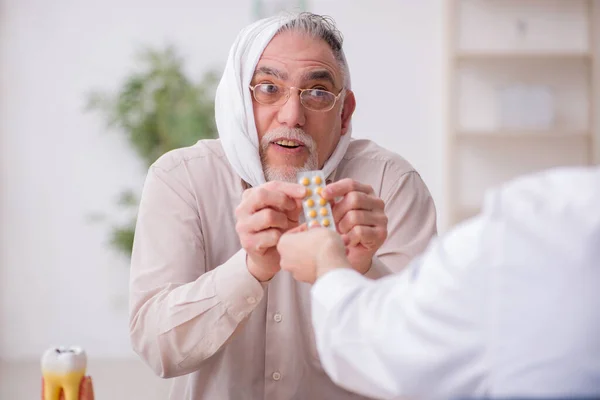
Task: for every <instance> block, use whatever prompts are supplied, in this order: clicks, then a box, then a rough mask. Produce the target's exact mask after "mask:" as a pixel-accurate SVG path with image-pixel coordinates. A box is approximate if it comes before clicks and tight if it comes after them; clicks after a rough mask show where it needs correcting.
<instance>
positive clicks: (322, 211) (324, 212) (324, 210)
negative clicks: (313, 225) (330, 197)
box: [320, 207, 328, 216]
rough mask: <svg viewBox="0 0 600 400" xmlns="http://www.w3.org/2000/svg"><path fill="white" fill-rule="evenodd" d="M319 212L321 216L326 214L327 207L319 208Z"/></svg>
mask: <svg viewBox="0 0 600 400" xmlns="http://www.w3.org/2000/svg"><path fill="white" fill-rule="evenodd" d="M320 213H321V215H322V216H326V215H327V214H328V212H327V209H326V208H325V207H323V208H321V211H320Z"/></svg>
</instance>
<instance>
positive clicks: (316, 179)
mask: <svg viewBox="0 0 600 400" xmlns="http://www.w3.org/2000/svg"><path fill="white" fill-rule="evenodd" d="M313 182H314V183H315V185H320V184H321V183H322V182H323V180H322V179H321V177H320V176H319V175H317V176H315V177H314V178H313Z"/></svg>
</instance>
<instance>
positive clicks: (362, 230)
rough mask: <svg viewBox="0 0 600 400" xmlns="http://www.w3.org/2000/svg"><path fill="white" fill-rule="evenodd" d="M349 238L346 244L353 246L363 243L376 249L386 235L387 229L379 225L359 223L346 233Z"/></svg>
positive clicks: (366, 246)
mask: <svg viewBox="0 0 600 400" xmlns="http://www.w3.org/2000/svg"><path fill="white" fill-rule="evenodd" d="M345 236H346V237H347V239H345V240H344V241H346V240H348V244H347V245H346V246H348V247H353V246H358V245H363V246H364V247H365V248H367V249H370V250H372V249H374V248H376V247H378V246H379V245H380V244H381V243H382V242H383V241H384V240H385V237H386V232H385V230H383V229H381V228H379V227H372V226H364V225H357V226H355V227H354V228H352V229H351V230H350V232H348V233H347V234H345Z"/></svg>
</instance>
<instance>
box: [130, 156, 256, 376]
mask: <svg viewBox="0 0 600 400" xmlns="http://www.w3.org/2000/svg"><path fill="white" fill-rule="evenodd" d="M195 201H196V200H195V198H194V196H193V194H192V193H191V192H190V190H189V189H188V188H187V187H186V185H185V184H184V183H182V182H181V181H180V180H178V179H177V178H176V177H174V176H173V175H172V174H169V172H167V171H165V170H162V169H160V168H158V167H151V169H150V170H149V173H148V176H147V179H146V182H145V185H144V189H143V193H142V198H141V201H140V208H139V213H138V219H137V226H136V230H135V240H134V246H133V254H132V260H131V275H130V324H129V332H130V339H131V342H132V346H133V349H134V350H135V352H136V353H137V354H138V355H139V356H140V357H141V358H142V359H143V360H144V361H145V362H146V363H147V364H148V365H149V366H150V367H151V368H152V369H153V370H154V372H155V373H156V374H157V375H159V376H161V377H165V378H168V377H174V376H179V375H184V374H187V373H190V372H192V371H193V370H195V369H197V367H198V365H199V364H200V363H202V361H203V360H205V359H207V358H209V357H210V356H212V355H213V354H214V353H215V352H217V350H219V348H220V347H221V346H222V345H223V344H224V343H225V342H226V341H227V340H228V339H229V338H230V336H231V335H232V334H233V333H234V332H235V331H236V329H237V328H238V326H239V325H240V324H241V323H243V321H244V320H245V319H246V318H247V317H248V315H249V314H250V313H251V312H252V311H253V310H254V308H255V307H256V305H257V304H258V302H259V301H260V300H261V298H262V296H263V292H264V289H263V285H262V284H261V283H259V282H258V281H257V280H256V279H255V278H254V277H253V276H252V275H251V274H250V272H249V271H248V269H247V267H246V253H245V252H244V251H243V250H240V251H239V252H238V253H236V254H234V255H232V257H231V258H230V259H229V260H227V261H226V262H225V263H224V264H222V265H219V266H218V267H216V268H214V269H213V270H210V271H207V266H206V264H205V253H204V240H203V235H202V230H201V227H200V221H199V215H198V213H197V211H196V207H195Z"/></svg>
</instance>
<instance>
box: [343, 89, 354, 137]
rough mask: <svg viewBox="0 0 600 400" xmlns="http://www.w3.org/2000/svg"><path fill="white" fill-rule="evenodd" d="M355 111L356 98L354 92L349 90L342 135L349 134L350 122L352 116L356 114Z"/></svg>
mask: <svg viewBox="0 0 600 400" xmlns="http://www.w3.org/2000/svg"><path fill="white" fill-rule="evenodd" d="M355 109H356V98H355V97H354V92H353V91H352V90H350V89H347V90H346V96H345V97H344V105H343V108H342V130H341V134H342V135H345V134H346V133H347V132H348V129H349V128H350V121H351V120H352V114H354V110H355Z"/></svg>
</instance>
